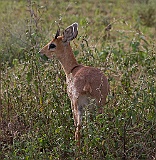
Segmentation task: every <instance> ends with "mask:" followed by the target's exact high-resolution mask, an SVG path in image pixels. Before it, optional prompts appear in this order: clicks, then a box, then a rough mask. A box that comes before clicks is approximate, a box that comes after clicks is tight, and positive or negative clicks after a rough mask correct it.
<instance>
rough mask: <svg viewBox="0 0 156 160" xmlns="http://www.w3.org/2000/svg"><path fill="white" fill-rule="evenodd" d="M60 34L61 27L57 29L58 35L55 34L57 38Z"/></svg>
mask: <svg viewBox="0 0 156 160" xmlns="http://www.w3.org/2000/svg"><path fill="white" fill-rule="evenodd" d="M59 35H60V29H58V30H57V32H56V35H55V39H57V37H58V36H59Z"/></svg>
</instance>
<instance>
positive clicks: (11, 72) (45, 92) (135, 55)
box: [0, 0, 156, 160]
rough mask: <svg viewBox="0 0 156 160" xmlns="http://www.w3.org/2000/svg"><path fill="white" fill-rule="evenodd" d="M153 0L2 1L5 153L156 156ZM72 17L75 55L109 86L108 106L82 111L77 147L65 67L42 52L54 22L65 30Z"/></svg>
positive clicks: (1, 133)
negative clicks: (75, 28) (100, 111)
mask: <svg viewBox="0 0 156 160" xmlns="http://www.w3.org/2000/svg"><path fill="white" fill-rule="evenodd" d="M145 5H147V8H146V12H145V13H146V14H145V13H144V12H143V11H142V10H141V8H144V7H145ZM155 5H156V3H155V1H154V0H153V1H152V0H151V1H150V0H149V1H139V0H133V3H132V1H129V0H126V1H122V0H119V1H113V0H112V1H110V0H108V1H105V2H103V1H100V0H99V1H98V2H97V1H92V0H90V2H87V1H86V2H83V1H77V2H76V1H61V0H59V1H49V2H48V1H45V0H43V1H40V0H38V1H37V0H34V1H31V0H28V1H17V0H16V1H15V0H14V1H11V0H8V1H1V2H0V15H1V16H0V17H1V19H0V28H1V31H2V32H1V33H0V36H1V39H0V60H1V63H0V64H1V70H0V71H1V74H0V75H1V77H0V80H1V88H0V90H1V92H0V93H1V96H0V159H26V160H29V159H52V160H53V159H54V160H55V159H76V158H77V157H78V158H79V159H88V160H90V159H99V160H101V159H106V160H111V159H112V160H113V159H119V160H120V159H128V160H130V159H140V160H142V159H147V160H148V159H153V160H154V159H155V157H156V155H155V152H156V149H155V139H156V137H155V132H156V125H155V124H156V114H155V113H156V82H155V80H156V76H155V75H156V41H155V40H156V37H155V35H156V34H155V21H156V18H155V14H154V12H153V13H151V12H150V8H151V7H152V8H153V6H155ZM84 6H85V7H84ZM149 12H150V13H149ZM143 14H145V15H146V17H145V18H144V19H142V17H143ZM151 14H152V15H151ZM148 15H149V17H148ZM75 21H76V22H78V23H79V35H78V37H77V39H76V40H74V43H75V44H74V43H71V45H72V47H73V50H74V54H75V56H76V58H77V60H78V62H79V63H82V64H85V65H91V66H95V67H98V68H101V70H103V72H105V74H106V75H107V77H108V78H109V83H110V86H111V91H110V94H109V96H108V99H107V100H108V103H107V105H105V106H104V110H105V113H104V114H102V115H98V114H96V111H95V114H94V115H93V121H90V119H89V112H88V110H87V109H86V110H85V112H84V117H83V129H82V144H83V145H82V148H81V149H80V151H78V149H77V147H76V145H75V141H74V130H75V128H74V124H73V118H72V112H71V108H70V101H69V98H68V96H67V93H66V83H65V75H64V72H63V70H62V68H61V66H60V64H59V62H58V61H57V60H55V59H53V60H49V61H45V60H43V59H41V58H40V56H39V55H38V51H39V50H40V48H42V46H44V45H45V44H46V43H47V42H48V41H49V40H50V39H51V38H52V37H53V35H54V34H55V32H56V30H57V27H58V26H57V25H59V26H60V28H61V30H63V29H64V28H65V27H67V26H68V25H70V24H71V23H73V22H75ZM110 24H111V30H109V26H110Z"/></svg>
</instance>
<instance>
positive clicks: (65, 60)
mask: <svg viewBox="0 0 156 160" xmlns="http://www.w3.org/2000/svg"><path fill="white" fill-rule="evenodd" d="M77 34H78V24H77V23H73V24H72V25H70V26H69V27H67V28H66V29H65V30H64V31H63V34H62V35H60V31H59V30H58V31H57V33H56V35H55V37H54V38H53V39H52V40H51V41H50V42H49V43H48V44H47V45H45V46H44V47H43V48H42V49H41V50H40V53H41V54H42V55H46V56H47V57H48V58H50V59H51V58H53V56H54V57H56V58H57V59H58V60H59V61H60V63H61V64H62V67H63V69H64V72H65V74H66V82H67V93H68V96H69V98H70V100H71V108H72V112H73V117H74V125H75V127H76V131H75V140H76V141H77V143H78V146H80V129H81V123H82V112H83V108H84V107H85V106H88V105H89V104H90V99H94V100H95V103H96V105H97V106H98V107H99V106H101V107H102V106H103V105H105V102H106V97H107V95H108V92H109V84H108V80H107V78H106V76H105V75H104V74H103V73H102V71H101V70H99V69H98V68H94V67H89V66H84V65H81V64H78V62H77V61H76V59H75V57H74V54H73V51H72V48H71V46H70V41H72V40H73V39H75V38H76V36H77Z"/></svg>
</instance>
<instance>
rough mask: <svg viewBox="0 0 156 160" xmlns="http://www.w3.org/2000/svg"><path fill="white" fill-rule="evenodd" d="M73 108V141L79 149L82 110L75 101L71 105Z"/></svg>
mask: <svg viewBox="0 0 156 160" xmlns="http://www.w3.org/2000/svg"><path fill="white" fill-rule="evenodd" d="M72 105H73V106H72V108H73V117H74V125H75V127H76V129H75V140H76V142H77V145H78V146H79V147H80V136H81V135H80V129H81V119H82V111H81V110H82V109H81V107H80V106H78V103H77V100H76V101H74V102H73V103H72Z"/></svg>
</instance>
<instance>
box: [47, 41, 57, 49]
mask: <svg viewBox="0 0 156 160" xmlns="http://www.w3.org/2000/svg"><path fill="white" fill-rule="evenodd" d="M55 47H56V45H55V44H53V43H51V44H50V45H49V48H48V49H49V50H50V49H53V48H55Z"/></svg>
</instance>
